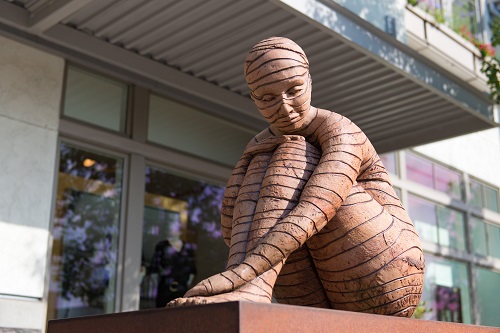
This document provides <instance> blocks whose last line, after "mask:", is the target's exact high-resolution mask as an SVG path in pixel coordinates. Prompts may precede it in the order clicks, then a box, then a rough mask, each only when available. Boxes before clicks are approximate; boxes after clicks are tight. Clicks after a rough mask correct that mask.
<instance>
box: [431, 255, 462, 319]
mask: <svg viewBox="0 0 500 333" xmlns="http://www.w3.org/2000/svg"><path fill="white" fill-rule="evenodd" d="M469 295H470V291H469V273H468V270H467V265H466V264H464V263H461V262H458V261H454V260H448V259H444V258H440V257H435V256H432V255H429V254H426V255H425V282H424V293H423V295H422V301H425V302H426V306H427V310H428V311H427V312H426V313H425V315H424V319H430V320H441V321H461V322H463V323H467V324H470V323H471V321H472V317H471V304H470V296H469ZM429 310H431V311H429Z"/></svg>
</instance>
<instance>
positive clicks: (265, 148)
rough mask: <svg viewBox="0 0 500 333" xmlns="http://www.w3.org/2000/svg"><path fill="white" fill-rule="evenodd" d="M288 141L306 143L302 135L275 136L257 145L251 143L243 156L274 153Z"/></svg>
mask: <svg viewBox="0 0 500 333" xmlns="http://www.w3.org/2000/svg"><path fill="white" fill-rule="evenodd" d="M288 141H305V139H304V137H303V136H300V135H281V136H273V137H270V138H267V139H265V140H262V141H260V142H256V143H250V144H249V145H248V146H247V147H246V148H245V151H244V152H243V155H252V156H253V155H257V154H261V153H268V152H273V151H274V150H275V149H276V148H277V147H278V146H279V145H281V144H283V143H285V142H288Z"/></svg>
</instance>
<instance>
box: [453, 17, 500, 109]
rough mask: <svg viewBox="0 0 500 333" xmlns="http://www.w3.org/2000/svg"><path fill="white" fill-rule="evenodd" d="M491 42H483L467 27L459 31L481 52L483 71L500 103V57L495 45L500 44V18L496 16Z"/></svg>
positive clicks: (491, 91) (495, 98)
mask: <svg viewBox="0 0 500 333" xmlns="http://www.w3.org/2000/svg"><path fill="white" fill-rule="evenodd" d="M491 31H492V35H491V44H488V43H482V42H480V41H479V40H478V39H477V38H476V37H474V36H473V35H472V34H471V33H470V32H469V31H467V29H466V28H465V27H462V28H460V31H459V33H460V34H461V35H462V37H464V38H465V39H467V40H468V41H470V42H471V43H472V44H474V46H475V47H477V49H478V50H479V53H481V62H482V65H481V72H482V73H484V75H486V78H487V80H488V81H487V82H488V85H489V87H490V97H491V99H492V100H493V102H494V103H495V104H500V80H499V78H498V75H499V73H500V59H498V57H496V56H495V46H498V45H500V18H498V17H497V18H495V19H493V21H492V24H491Z"/></svg>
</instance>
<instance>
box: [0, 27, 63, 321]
mask: <svg viewBox="0 0 500 333" xmlns="http://www.w3.org/2000/svg"><path fill="white" fill-rule="evenodd" d="M63 72H64V61H63V59H61V58H58V57H55V56H53V55H50V54H47V53H45V52H41V51H39V50H36V49H34V48H31V47H28V46H26V45H23V44H20V43H18V42H14V41H12V40H9V39H7V38H4V37H2V36H0V254H1V255H0V328H2V327H17V328H26V329H40V330H43V329H44V327H45V314H46V300H44V295H45V294H46V290H45V277H46V269H47V255H48V244H49V228H50V220H51V208H52V193H53V184H54V175H55V168H56V165H55V163H56V153H57V149H56V148H57V147H56V146H57V130H58V125H59V110H60V101H61V92H62V82H63V74H64V73H63ZM12 296H14V297H12Z"/></svg>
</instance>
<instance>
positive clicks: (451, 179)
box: [406, 153, 463, 200]
mask: <svg viewBox="0 0 500 333" xmlns="http://www.w3.org/2000/svg"><path fill="white" fill-rule="evenodd" d="M406 177H407V178H408V179H409V180H412V181H414V182H416V183H419V184H421V185H425V186H427V187H430V188H433V189H436V190H438V191H441V192H443V193H446V194H448V195H449V196H451V197H452V198H453V199H458V200H461V199H462V196H463V194H462V175H461V174H460V173H459V172H457V171H454V170H451V169H448V168H446V167H444V166H441V165H438V164H435V163H432V162H430V161H427V160H425V159H423V158H421V157H419V156H416V155H414V154H411V153H406Z"/></svg>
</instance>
